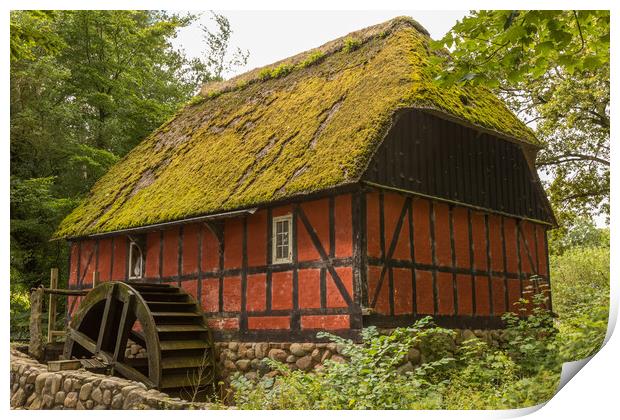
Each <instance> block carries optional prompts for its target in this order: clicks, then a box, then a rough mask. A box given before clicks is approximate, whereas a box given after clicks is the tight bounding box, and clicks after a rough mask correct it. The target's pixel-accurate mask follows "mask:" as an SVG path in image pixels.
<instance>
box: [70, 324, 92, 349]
mask: <svg viewBox="0 0 620 420" xmlns="http://www.w3.org/2000/svg"><path fill="white" fill-rule="evenodd" d="M69 336H70V337H71V339H72V340H73V341H75V342H76V343H78V344H79V345H80V346H82V347H84V348H85V349H86V351H88V352H89V353H91V354H95V353H97V343H95V341H94V340H93V339H91V338H90V337H88V336H87V335H86V334H84V333H81V332H79V331H77V330H74V329H70V330H69Z"/></svg>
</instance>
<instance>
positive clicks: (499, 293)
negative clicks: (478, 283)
mask: <svg viewBox="0 0 620 420" xmlns="http://www.w3.org/2000/svg"><path fill="white" fill-rule="evenodd" d="M491 286H492V288H491V293H492V294H493V296H492V300H493V313H494V314H495V315H502V314H504V313H506V312H507V311H508V308H506V285H505V284H504V279H503V278H501V277H492V278H491Z"/></svg>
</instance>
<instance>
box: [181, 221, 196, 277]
mask: <svg viewBox="0 0 620 420" xmlns="http://www.w3.org/2000/svg"><path fill="white" fill-rule="evenodd" d="M199 240H200V226H199V225H197V224H191V225H185V226H184V227H183V255H182V257H183V259H182V270H183V271H182V273H183V274H193V273H197V272H198V258H199V256H198V241H199Z"/></svg>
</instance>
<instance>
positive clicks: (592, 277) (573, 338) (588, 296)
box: [550, 240, 610, 361]
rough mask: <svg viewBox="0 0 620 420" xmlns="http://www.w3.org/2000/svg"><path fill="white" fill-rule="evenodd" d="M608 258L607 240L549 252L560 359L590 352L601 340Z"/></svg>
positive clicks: (606, 312)
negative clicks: (560, 252)
mask: <svg viewBox="0 0 620 420" xmlns="http://www.w3.org/2000/svg"><path fill="white" fill-rule="evenodd" d="M609 258H610V253H609V242H608V240H607V242H606V243H605V241H603V242H602V243H601V244H600V245H599V246H591V245H590V246H585V247H575V248H572V249H569V250H566V251H565V252H564V253H563V254H562V255H552V256H551V259H550V264H551V272H552V289H553V307H554V311H555V312H557V314H558V320H557V324H558V329H559V330H560V334H559V338H560V356H561V358H562V360H565V361H570V360H579V359H583V358H585V357H588V356H591V355H593V354H594V353H595V352H596V351H598V349H599V348H600V347H601V345H602V343H603V339H604V338H605V334H606V332H607V321H608V318H609V280H610V277H609Z"/></svg>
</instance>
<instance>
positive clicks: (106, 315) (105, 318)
mask: <svg viewBox="0 0 620 420" xmlns="http://www.w3.org/2000/svg"><path fill="white" fill-rule="evenodd" d="M115 290H116V284H112V287H110V289H108V294H107V297H106V301H105V307H104V309H103V315H102V317H101V324H100V327H99V336H98V337H97V346H96V349H95V353H98V352H99V351H100V350H101V345H102V344H103V340H104V338H105V336H106V332H107V329H108V323H109V321H110V318H111V316H112V315H111V313H110V312H111V310H112V305H113V304H114V292H115Z"/></svg>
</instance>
